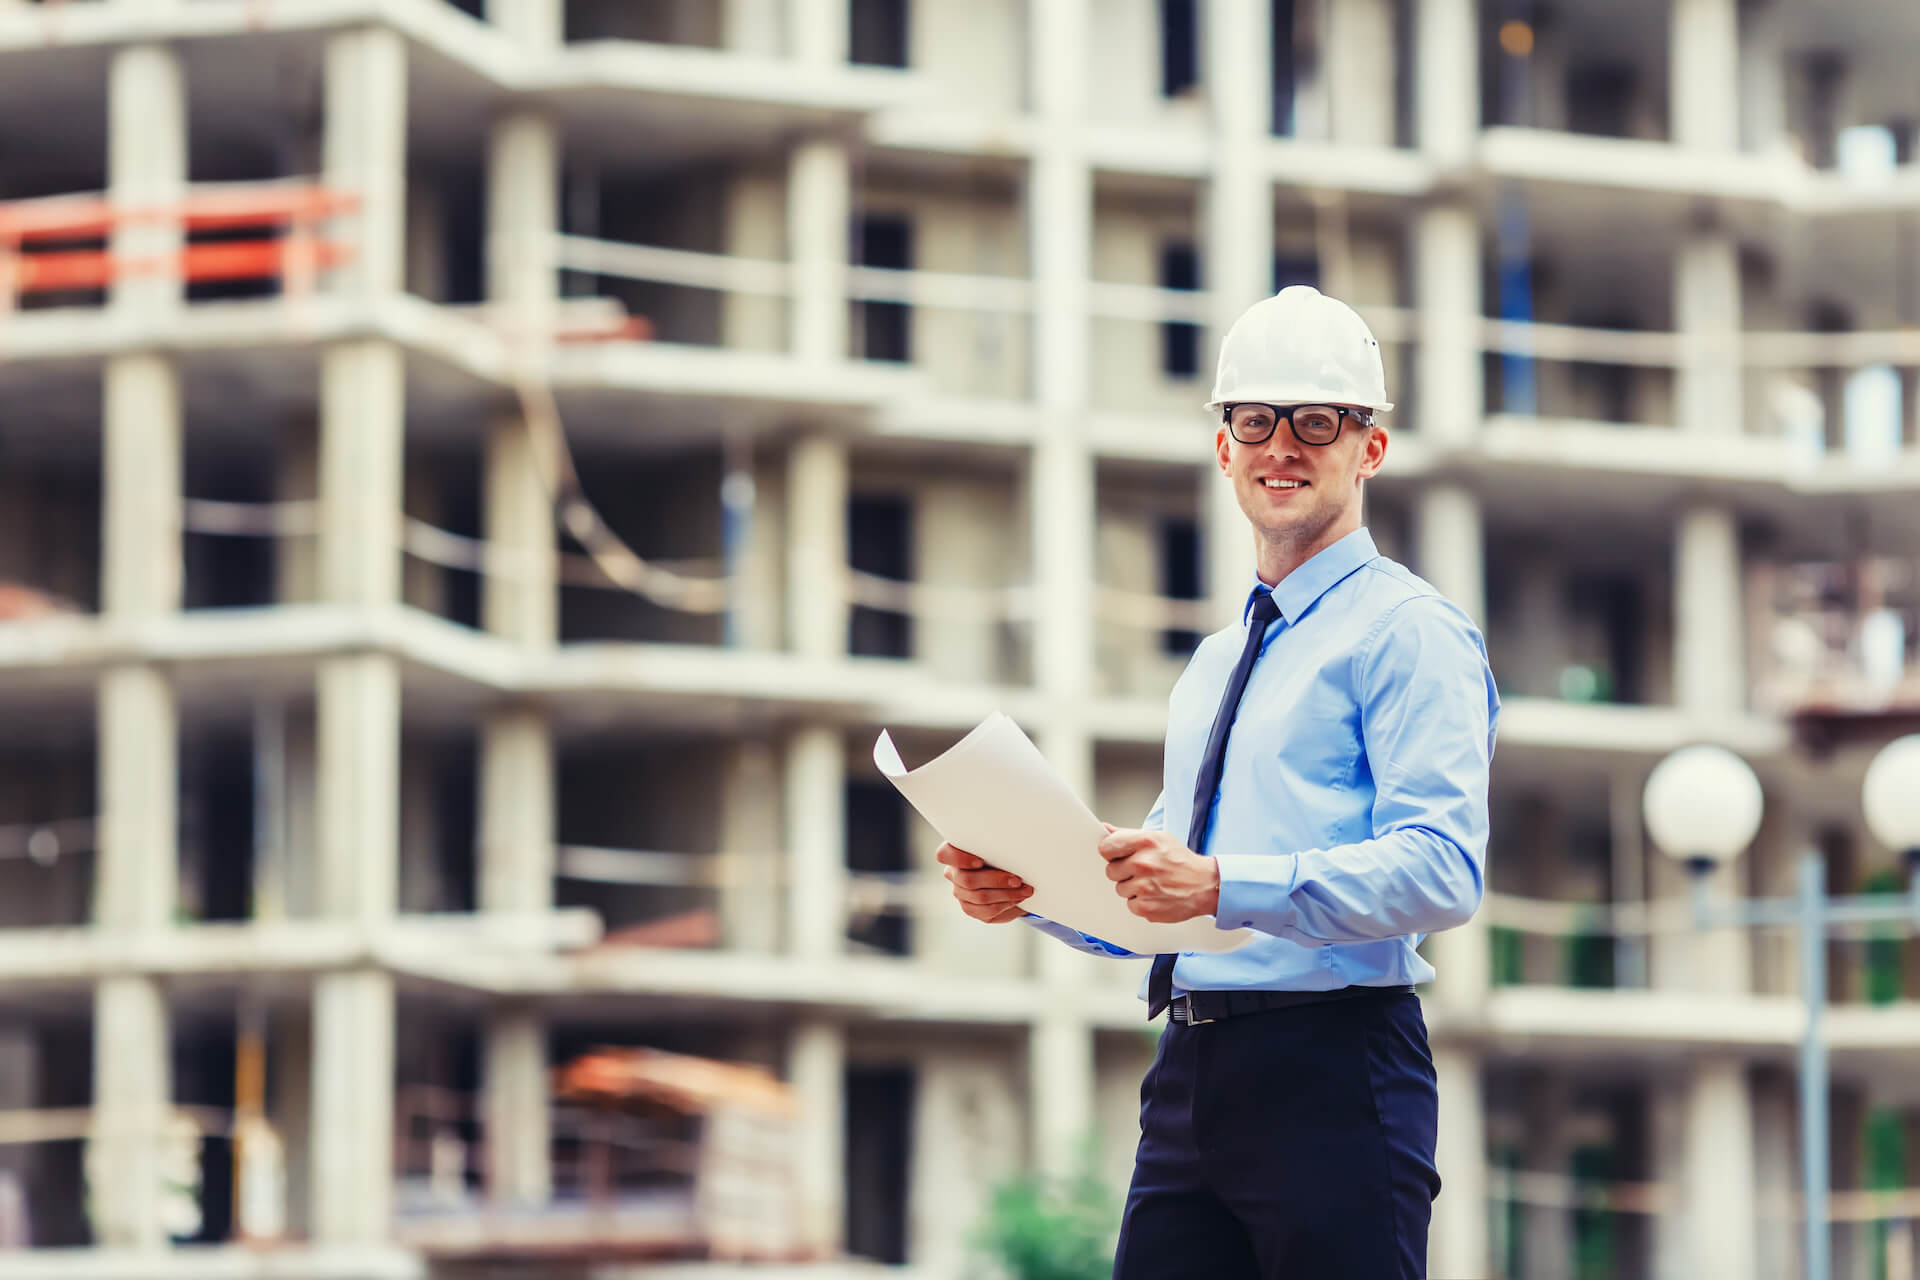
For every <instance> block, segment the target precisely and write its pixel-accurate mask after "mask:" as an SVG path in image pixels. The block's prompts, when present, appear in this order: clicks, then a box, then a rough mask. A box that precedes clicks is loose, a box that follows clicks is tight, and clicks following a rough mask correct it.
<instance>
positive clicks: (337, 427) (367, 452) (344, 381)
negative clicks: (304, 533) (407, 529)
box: [320, 341, 406, 606]
mask: <svg viewBox="0 0 1920 1280" xmlns="http://www.w3.org/2000/svg"><path fill="white" fill-rule="evenodd" d="M405 405H406V388H405V371H404V369H403V368H402V363H401V354H400V350H399V348H397V347H395V346H393V345H392V344H390V343H385V342H376V341H351V342H343V343H339V344H337V345H335V346H332V347H329V348H328V349H327V351H326V354H325V355H324V356H323V357H322V365H321V388H320V590H321V598H322V599H323V600H325V601H326V602H328V603H329V604H352V605H363V606H383V605H392V604H394V603H396V602H397V601H398V600H399V598H400V547H399V540H398V530H399V520H400V497H401V474H402V469H403V465H404V464H403V456H404V452H403V443H404V438H405V436H404V432H405V424H404V414H405Z"/></svg>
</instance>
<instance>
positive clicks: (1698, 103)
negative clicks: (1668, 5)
mask: <svg viewBox="0 0 1920 1280" xmlns="http://www.w3.org/2000/svg"><path fill="white" fill-rule="evenodd" d="M1672 3H1673V8H1672V10H1671V14H1672V27H1671V35H1670V41H1669V50H1670V63H1669V67H1670V74H1669V76H1668V101H1669V103H1670V104H1671V106H1670V110H1671V112H1672V128H1671V130H1670V136H1671V137H1672V139H1673V141H1674V143H1675V144H1676V145H1678V146H1682V147H1699V148H1702V149H1704V150H1712V151H1732V150H1734V149H1735V148H1737V147H1738V146H1739V145H1740V9H1739V0H1672Z"/></svg>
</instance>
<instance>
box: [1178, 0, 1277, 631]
mask: <svg viewBox="0 0 1920 1280" xmlns="http://www.w3.org/2000/svg"><path fill="white" fill-rule="evenodd" d="M1271 22H1272V7H1271V6H1270V5H1267V4H1263V3H1258V2H1257V0H1216V4H1215V6H1214V7H1213V8H1212V9H1209V10H1208V21H1207V22H1206V23H1205V24H1204V29H1205V31H1206V37H1207V97H1208V100H1209V101H1210V102H1211V103H1212V104H1213V110H1214V129H1215V136H1214V146H1215V147H1216V148H1217V149H1218V150H1219V162H1218V163H1217V164H1215V165H1214V167H1213V174H1212V181H1211V182H1210V183H1209V185H1208V188H1207V191H1206V196H1205V204H1206V235H1207V258H1206V265H1205V270H1204V271H1203V273H1202V277H1203V278H1202V283H1203V284H1205V285H1206V287H1207V293H1208V303H1209V309H1210V312H1211V316H1212V322H1211V324H1210V325H1209V330H1210V332H1209V338H1210V340H1211V342H1210V345H1211V347H1212V348H1213V350H1214V351H1216V352H1217V351H1218V350H1219V347H1220V342H1221V339H1223V338H1224V337H1225V336H1226V332H1227V330H1228V329H1229V328H1231V327H1232V326H1233V322H1234V321H1235V320H1237V319H1239V318H1240V314H1241V313H1242V312H1243V311H1245V310H1246V309H1247V308H1248V307H1250V306H1252V305H1253V304H1254V303H1256V302H1258V301H1260V300H1261V299H1262V298H1264V297H1266V296H1267V295H1268V294H1269V293H1271V292H1272V290H1273V253H1274V211H1273V184H1272V182H1271V181H1270V180H1269V179H1268V178H1267V176H1266V170H1265V168H1264V166H1263V164H1262V162H1261V160H1260V153H1261V149H1262V148H1263V147H1264V146H1265V145H1266V142H1267V137H1268V127H1269V125H1270V123H1271V121H1272V93H1273V84H1272V80H1273V77H1272V76H1271V75H1270V74H1269V71H1270V68H1269V66H1268V59H1269V57H1270V50H1271V48H1272V40H1271V26H1270V24H1271ZM1208 426H1209V427H1210V428H1215V429H1217V426H1218V424H1217V423H1209V424H1208ZM1196 452H1200V453H1201V456H1199V457H1198V458H1197V459H1196V461H1197V462H1198V464H1199V473H1200V476H1201V492H1202V494H1203V498H1202V507H1201V509H1202V511H1203V512H1204V513H1205V518H1206V532H1205V547H1206V552H1205V555H1206V561H1205V563H1206V588H1207V599H1208V604H1209V607H1210V609H1211V610H1212V612H1213V615H1214V622H1215V624H1216V625H1218V626H1225V625H1227V624H1228V623H1230V622H1235V621H1237V620H1238V619H1239V616H1240V607H1241V605H1242V604H1243V603H1244V602H1245V599H1246V593H1247V590H1248V589H1249V588H1250V587H1251V586H1252V582H1253V566H1254V558H1253V537H1252V533H1251V531H1250V530H1249V529H1248V527H1247V518H1246V515H1245V513H1244V512H1242V511H1241V510H1240V504H1239V502H1238V501H1237V500H1236V499H1235V498H1234V495H1233V486H1232V485H1231V484H1229V483H1228V482H1227V481H1226V480H1225V479H1224V478H1223V477H1222V476H1221V475H1220V474H1219V470H1218V468H1217V467H1216V466H1215V465H1214V462H1213V459H1212V458H1211V457H1210V456H1207V454H1206V453H1204V452H1201V451H1198V450H1196Z"/></svg>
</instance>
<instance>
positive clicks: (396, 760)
mask: <svg viewBox="0 0 1920 1280" xmlns="http://www.w3.org/2000/svg"><path fill="white" fill-rule="evenodd" d="M316 702H317V706H318V711H319V715H318V720H319V725H318V730H317V737H318V740H319V741H318V752H317V754H318V757H319V759H318V775H319V776H318V779H317V786H316V788H315V791H316V804H315V808H316V810H317V817H318V827H319V830H318V833H317V834H318V849H317V853H318V858H319V864H320V865H319V875H318V881H319V905H320V912H321V914H322V915H325V916H329V917H332V918H335V919H352V920H358V921H363V922H365V923H369V924H373V923H378V922H380V921H382V920H385V919H388V918H390V917H391V916H392V915H393V914H394V911H395V909H396V907H397V905H398V903H397V894H398V892H399V834H400V808H399V803H400V801H399V790H400V788H399V780H400V668H399V665H398V664H397V663H396V662H395V661H394V659H393V658H391V657H389V656H387V655H384V654H377V653H364V654H352V655H349V656H346V657H335V658H327V659H324V660H323V661H322V662H321V664H320V677H319V684H318V690H317V695H316Z"/></svg>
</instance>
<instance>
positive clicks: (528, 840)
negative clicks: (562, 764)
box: [479, 706, 555, 913]
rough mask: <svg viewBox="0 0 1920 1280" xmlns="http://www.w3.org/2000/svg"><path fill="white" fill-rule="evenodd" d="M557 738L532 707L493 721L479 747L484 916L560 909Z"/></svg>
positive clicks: (499, 713)
mask: <svg viewBox="0 0 1920 1280" xmlns="http://www.w3.org/2000/svg"><path fill="white" fill-rule="evenodd" d="M553 790H554V762H553V739H552V735H551V734H550V733H549V731H548V726H547V719H546V716H545V715H544V714H543V713H542V712H540V711H539V710H538V709H536V708H533V707H520V706H515V707H506V708H503V709H501V710H499V711H495V712H493V713H492V714H491V715H489V716H488V717H487V720H486V723H485V726H484V728H483V729H482V731H481V742H480V815H479V818H480V821H479V827H480V909H481V910H482V911H489V912H504V913H513V912H525V913H537V912H545V911H549V910H551V909H552V907H553V876H554V825H555V824H554V795H553Z"/></svg>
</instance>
